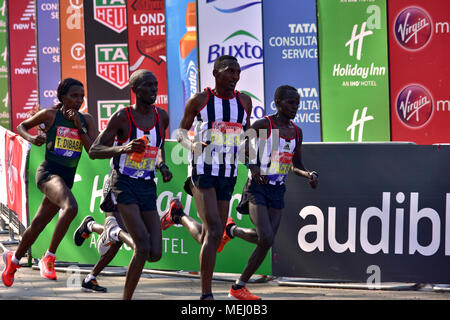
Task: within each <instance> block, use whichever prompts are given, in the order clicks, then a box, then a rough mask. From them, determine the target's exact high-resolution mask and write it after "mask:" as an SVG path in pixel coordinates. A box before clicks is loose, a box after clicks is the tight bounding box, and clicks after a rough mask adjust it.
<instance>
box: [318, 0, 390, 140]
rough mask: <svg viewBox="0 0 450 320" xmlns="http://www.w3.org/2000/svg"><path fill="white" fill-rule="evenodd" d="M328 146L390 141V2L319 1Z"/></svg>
mask: <svg viewBox="0 0 450 320" xmlns="http://www.w3.org/2000/svg"><path fill="white" fill-rule="evenodd" d="M317 4H318V24H319V28H318V31H319V63H320V67H319V68H320V93H321V112H322V113H321V118H322V139H323V141H354V142H362V141H389V140H390V120H389V119H390V118H389V82H388V81H389V74H388V51H387V50H388V49H387V18H386V1H385V0H370V1H368V0H352V1H350V0H318V2H317Z"/></svg>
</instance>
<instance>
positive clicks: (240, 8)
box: [206, 0, 262, 13]
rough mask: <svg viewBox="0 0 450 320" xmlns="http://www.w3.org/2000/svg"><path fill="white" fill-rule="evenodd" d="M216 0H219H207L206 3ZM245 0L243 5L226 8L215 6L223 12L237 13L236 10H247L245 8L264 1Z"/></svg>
mask: <svg viewBox="0 0 450 320" xmlns="http://www.w3.org/2000/svg"><path fill="white" fill-rule="evenodd" d="M216 1H217V0H206V3H211V2H216ZM244 2H245V3H243V4H242V5H240V6H236V7H233V8H227V9H225V8H218V7H217V6H214V8H215V9H216V10H217V11H219V12H222V13H235V12H239V11H242V10H245V9H247V8H249V7H252V6H255V5H259V4H261V2H262V1H244Z"/></svg>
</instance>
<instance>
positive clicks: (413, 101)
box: [397, 84, 433, 128]
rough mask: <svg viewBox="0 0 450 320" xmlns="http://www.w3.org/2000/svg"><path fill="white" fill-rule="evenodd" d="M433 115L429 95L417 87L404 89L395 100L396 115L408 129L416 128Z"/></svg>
mask: <svg viewBox="0 0 450 320" xmlns="http://www.w3.org/2000/svg"><path fill="white" fill-rule="evenodd" d="M432 113H433V100H432V97H431V94H430V93H429V92H428V91H427V90H426V89H425V88H423V87H421V86H419V85H416V84H415V85H410V86H407V87H406V88H404V89H403V90H402V91H401V92H400V94H399V95H398V98H397V114H398V117H399V118H400V120H402V122H403V123H404V124H405V125H407V126H408V127H413V128H418V127H421V126H423V125H424V124H426V123H427V122H428V120H430V118H431V115H432Z"/></svg>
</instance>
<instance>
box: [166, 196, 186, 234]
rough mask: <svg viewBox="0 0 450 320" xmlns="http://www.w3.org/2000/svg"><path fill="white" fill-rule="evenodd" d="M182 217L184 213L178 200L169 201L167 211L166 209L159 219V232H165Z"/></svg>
mask: <svg viewBox="0 0 450 320" xmlns="http://www.w3.org/2000/svg"><path fill="white" fill-rule="evenodd" d="M182 215H184V212H183V205H182V204H181V202H180V199H178V198H173V199H172V200H171V201H170V206H169V209H167V210H166V211H165V212H164V215H163V216H162V217H161V230H166V229H167V228H169V227H171V226H173V225H174V224H179V223H180V218H181V216H182Z"/></svg>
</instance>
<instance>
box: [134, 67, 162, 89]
mask: <svg viewBox="0 0 450 320" xmlns="http://www.w3.org/2000/svg"><path fill="white" fill-rule="evenodd" d="M148 75H152V76H153V77H155V78H156V76H155V74H154V73H153V72H151V71H149V70H147V69H139V70H136V71H135V72H133V73H132V74H131V76H130V80H129V83H130V87H131V88H136V87H137V86H138V85H139V83H141V82H142V81H144V78H145V77H146V76H148Z"/></svg>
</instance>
